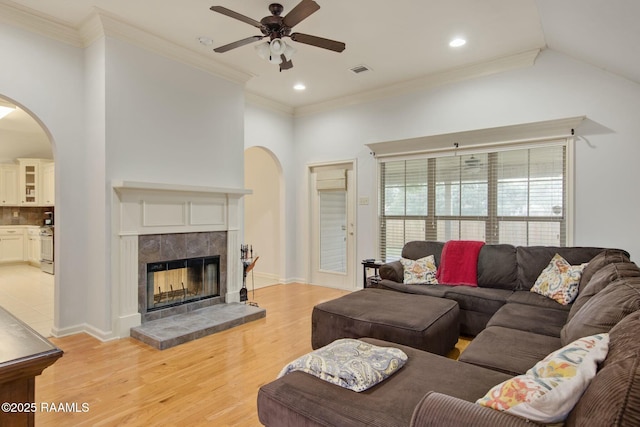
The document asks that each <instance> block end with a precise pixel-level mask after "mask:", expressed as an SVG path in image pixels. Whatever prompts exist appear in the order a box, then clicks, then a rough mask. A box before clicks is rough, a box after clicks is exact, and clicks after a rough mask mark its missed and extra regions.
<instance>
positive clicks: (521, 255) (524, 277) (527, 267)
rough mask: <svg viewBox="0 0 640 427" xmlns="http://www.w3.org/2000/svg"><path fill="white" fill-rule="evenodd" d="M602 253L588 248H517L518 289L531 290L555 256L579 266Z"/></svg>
mask: <svg viewBox="0 0 640 427" xmlns="http://www.w3.org/2000/svg"><path fill="white" fill-rule="evenodd" d="M602 251H603V249H602V248H590V247H559V246H518V247H517V248H516V258H517V260H518V282H519V283H518V286H519V287H518V289H519V290H529V289H531V287H532V286H533V284H534V283H535V281H536V279H537V278H538V276H539V275H540V273H541V272H542V270H544V269H545V267H547V265H548V264H549V261H551V258H553V257H554V255H555V254H559V255H560V256H561V257H562V258H564V259H566V260H567V262H568V263H569V264H571V265H580V264H584V263H585V262H589V261H591V259H592V258H593V257H595V256H596V255H598V254H599V253H600V252H602Z"/></svg>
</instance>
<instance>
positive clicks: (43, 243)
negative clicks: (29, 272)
mask: <svg viewBox="0 0 640 427" xmlns="http://www.w3.org/2000/svg"><path fill="white" fill-rule="evenodd" d="M40 269H41V270H42V271H43V272H45V273H49V274H53V226H50V225H45V226H43V227H40Z"/></svg>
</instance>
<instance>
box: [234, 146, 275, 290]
mask: <svg viewBox="0 0 640 427" xmlns="http://www.w3.org/2000/svg"><path fill="white" fill-rule="evenodd" d="M283 182H284V179H282V170H281V168H280V165H279V163H277V159H275V158H274V156H273V154H272V153H271V152H270V151H268V150H267V149H265V148H262V147H251V148H248V149H247V150H245V152H244V184H245V187H247V188H250V189H251V190H252V191H253V193H252V194H249V195H247V196H245V197H244V236H245V238H244V241H245V242H246V243H247V244H251V245H252V248H253V250H254V256H259V257H260V259H259V261H258V263H257V264H256V266H255V269H254V270H253V271H254V273H255V275H256V276H258V277H257V279H259V280H258V283H256V287H260V284H264V285H266V284H275V283H279V282H280V279H281V278H282V277H283V275H282V274H281V272H280V267H281V261H280V258H281V256H282V253H281V247H282V245H283V244H284V242H283V241H282V240H281V238H282V236H281V226H282V221H281V218H280V217H281V215H282V214H281V209H282V207H283V205H284V204H283V203H281V200H280V199H281V187H282V185H281V184H282V183H283Z"/></svg>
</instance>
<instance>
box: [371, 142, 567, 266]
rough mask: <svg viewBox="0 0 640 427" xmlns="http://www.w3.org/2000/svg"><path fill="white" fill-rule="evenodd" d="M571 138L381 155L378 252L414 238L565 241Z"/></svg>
mask: <svg viewBox="0 0 640 427" xmlns="http://www.w3.org/2000/svg"><path fill="white" fill-rule="evenodd" d="M566 163H567V162H566V143H563V144H558V143H555V144H549V145H544V146H536V147H533V148H519V149H502V150H500V151H495V150H494V151H490V152H475V153H473V154H454V155H449V156H441V157H428V156H422V157H417V158H409V159H403V160H392V159H386V160H385V161H382V162H380V174H379V176H380V185H379V188H380V195H379V196H380V200H381V203H380V235H379V242H380V257H381V259H384V260H387V261H390V260H393V259H398V258H399V257H400V254H401V251H402V247H403V246H404V244H405V243H406V242H408V241H411V240H439V241H447V240H482V241H485V242H487V243H510V244H513V245H529V246H531V245H555V246H563V245H565V244H566V198H567V195H566V193H567V191H566V188H567V183H566V180H567V173H566V170H567V167H566Z"/></svg>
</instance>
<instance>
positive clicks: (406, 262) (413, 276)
mask: <svg viewBox="0 0 640 427" xmlns="http://www.w3.org/2000/svg"><path fill="white" fill-rule="evenodd" d="M400 262H401V263H402V267H403V269H404V280H403V282H404V283H405V284H407V285H417V284H427V285H436V284H438V280H437V279H436V271H437V270H438V269H437V267H436V259H435V257H434V256H433V255H429V256H426V257H424V258H420V259H417V260H415V261H414V260H412V259H407V258H400Z"/></svg>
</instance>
